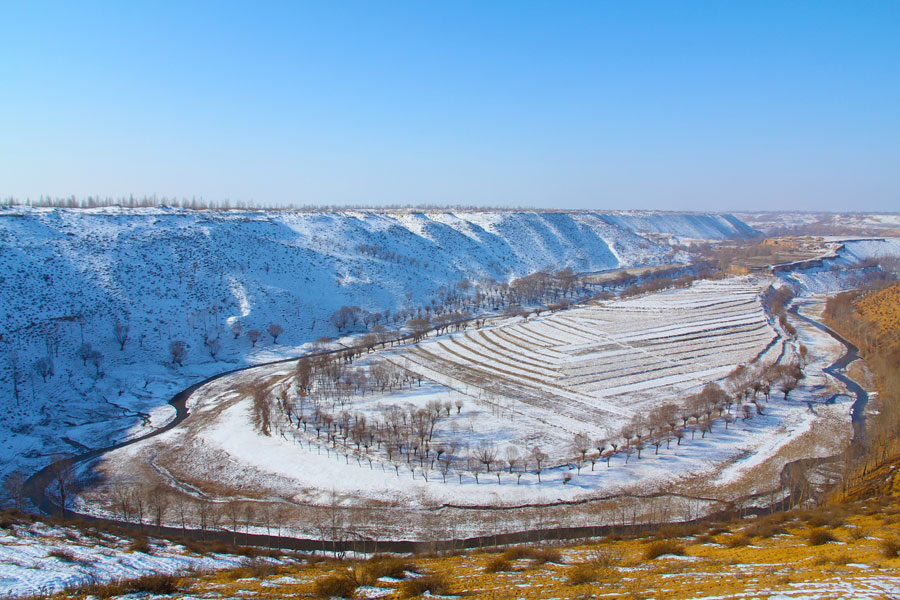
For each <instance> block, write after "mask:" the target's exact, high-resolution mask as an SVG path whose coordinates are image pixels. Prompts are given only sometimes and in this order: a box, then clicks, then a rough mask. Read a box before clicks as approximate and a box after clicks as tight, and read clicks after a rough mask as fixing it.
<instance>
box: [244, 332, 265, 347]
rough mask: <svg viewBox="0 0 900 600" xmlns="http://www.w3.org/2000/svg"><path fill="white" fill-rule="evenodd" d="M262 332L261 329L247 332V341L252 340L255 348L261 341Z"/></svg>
mask: <svg viewBox="0 0 900 600" xmlns="http://www.w3.org/2000/svg"><path fill="white" fill-rule="evenodd" d="M261 335H262V332H261V331H260V330H259V329H251V330H250V331H248V332H247V339H248V340H250V343H251V344H253V347H254V348H255V347H256V342H258V341H259V338H260V336H261Z"/></svg>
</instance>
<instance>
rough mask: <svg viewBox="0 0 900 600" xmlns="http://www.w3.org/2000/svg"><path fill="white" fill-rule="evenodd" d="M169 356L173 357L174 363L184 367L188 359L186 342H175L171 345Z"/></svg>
mask: <svg viewBox="0 0 900 600" xmlns="http://www.w3.org/2000/svg"><path fill="white" fill-rule="evenodd" d="M169 355H170V356H171V357H172V362H173V363H175V364H178V366H182V365H184V359H185V358H187V347H185V345H184V342H182V341H181V340H174V341H173V342H172V343H171V344H169Z"/></svg>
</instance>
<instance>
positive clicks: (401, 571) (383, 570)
mask: <svg viewBox="0 0 900 600" xmlns="http://www.w3.org/2000/svg"><path fill="white" fill-rule="evenodd" d="M415 570H416V566H415V565H414V564H412V563H410V562H409V561H407V560H404V559H402V558H398V557H393V556H379V555H375V556H373V557H372V558H370V559H369V560H368V562H366V563H365V564H364V565H363V566H362V569H361V571H362V573H363V574H364V575H365V578H366V579H368V580H371V581H375V580H377V579H378V578H379V577H390V578H392V579H403V578H404V577H405V573H406V571H415Z"/></svg>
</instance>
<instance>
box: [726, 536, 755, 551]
mask: <svg viewBox="0 0 900 600" xmlns="http://www.w3.org/2000/svg"><path fill="white" fill-rule="evenodd" d="M750 542H751V540H750V536H748V535H747V534H745V533H741V534H738V535H733V536H731V537H729V538H728V540H726V542H725V545H726V546H728V547H729V548H738V547H740V546H749V545H750Z"/></svg>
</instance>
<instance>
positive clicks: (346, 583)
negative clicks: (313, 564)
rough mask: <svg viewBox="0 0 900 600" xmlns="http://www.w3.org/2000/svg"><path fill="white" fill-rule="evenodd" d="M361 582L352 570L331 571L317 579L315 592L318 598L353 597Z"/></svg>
mask: <svg viewBox="0 0 900 600" xmlns="http://www.w3.org/2000/svg"><path fill="white" fill-rule="evenodd" d="M358 587H359V582H358V581H357V579H356V576H355V575H354V573H353V572H352V571H346V572H343V573H331V574H330V575H327V576H325V577H323V578H321V579H318V580H316V582H315V584H314V585H313V594H314V595H315V597H316V598H333V597H338V598H352V597H353V594H354V592H356V588H358Z"/></svg>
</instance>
